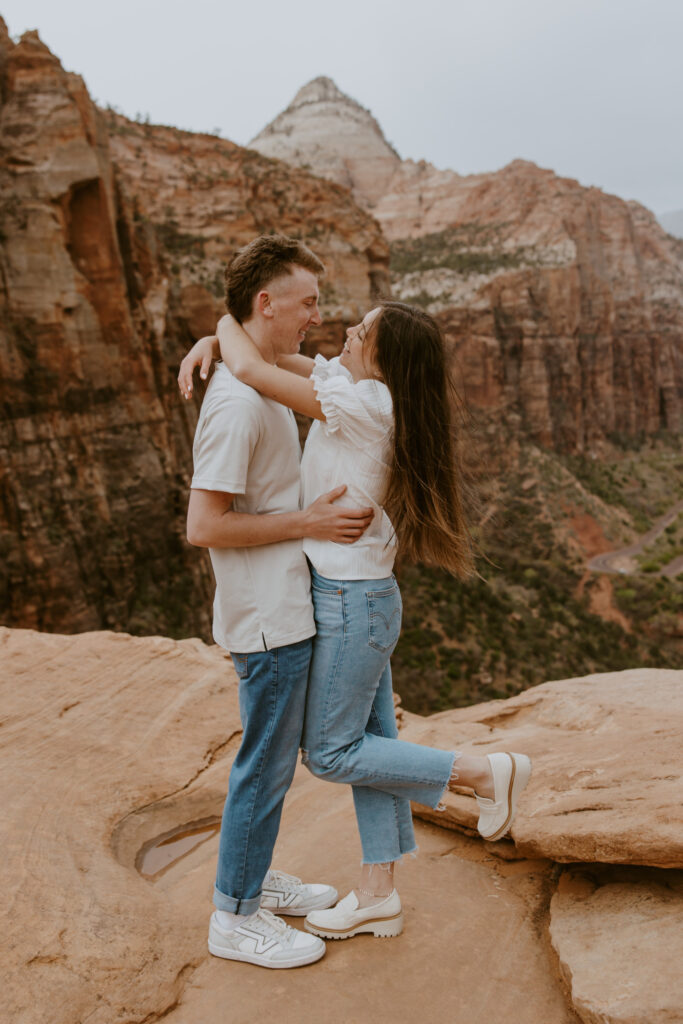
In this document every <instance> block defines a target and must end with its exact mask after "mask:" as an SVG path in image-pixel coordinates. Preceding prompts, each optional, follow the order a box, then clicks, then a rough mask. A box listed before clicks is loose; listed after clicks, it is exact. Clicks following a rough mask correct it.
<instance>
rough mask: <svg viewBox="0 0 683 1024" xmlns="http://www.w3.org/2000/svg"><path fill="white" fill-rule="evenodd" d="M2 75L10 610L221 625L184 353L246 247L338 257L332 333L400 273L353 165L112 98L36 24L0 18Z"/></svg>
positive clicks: (3, 513)
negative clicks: (131, 107)
mask: <svg viewBox="0 0 683 1024" xmlns="http://www.w3.org/2000/svg"><path fill="white" fill-rule="evenodd" d="M0 76H1V77H0V137H1V140H2V142H1V150H0V188H1V194H2V199H1V201H0V268H1V271H2V273H1V276H0V403H1V405H2V422H1V424H0V615H1V616H2V621H4V622H5V623H8V624H20V625H24V626H30V627H38V628H41V629H48V630H50V629H54V630H62V631H66V632H71V631H79V630H85V629H92V628H97V627H100V626H108V627H111V628H127V629H129V630H132V631H134V632H157V631H163V632H167V633H171V634H173V633H178V632H180V633H182V634H184V635H186V634H187V633H188V632H192V633H195V634H200V635H204V636H209V635H210V619H209V616H210V606H211V594H212V579H211V575H210V570H209V566H208V560H207V559H206V558H205V557H204V555H203V554H202V555H200V554H199V553H198V552H197V551H193V550H192V549H190V548H189V547H188V546H187V544H186V543H185V540H184V518H185V508H186V502H187V493H188V484H189V479H190V474H191V443H192V436H193V432H194V424H195V420H196V409H195V407H193V406H184V405H183V404H182V403H181V400H180V398H179V396H178V393H177V387H176V384H175V374H176V372H177V365H178V363H179V361H180V359H181V357H182V354H183V353H184V351H185V350H186V349H187V347H188V345H189V344H190V343H191V341H192V340H194V339H195V338H196V336H197V335H198V334H200V333H204V332H206V331H208V330H210V329H211V327H212V325H213V324H214V323H215V317H216V314H217V313H219V312H220V311H221V309H222V302H221V298H220V296H221V295H222V267H223V264H224V262H225V260H226V259H227V258H228V256H229V255H230V254H231V252H232V251H233V250H234V248H235V247H236V246H238V245H241V244H243V243H245V242H247V241H249V240H250V239H251V238H253V237H254V236H255V235H257V234H259V233H261V232H269V231H273V230H280V231H284V232H289V233H292V234H299V235H301V236H305V237H306V238H307V239H308V240H309V241H310V243H311V245H313V246H314V247H315V248H316V250H317V251H318V253H319V254H320V256H321V257H322V258H323V260H324V261H325V262H326V264H327V266H328V269H329V273H328V276H327V278H326V281H325V289H326V291H325V297H326V305H327V309H328V311H329V314H330V315H329V317H328V322H327V325H326V328H325V329H324V330H323V331H322V332H321V333H319V335H318V339H317V344H318V345H320V346H324V345H325V343H327V344H332V345H335V344H338V342H339V339H340V337H341V334H342V331H343V327H344V324H345V323H348V321H349V320H351V319H352V318H354V317H356V316H357V315H358V313H359V312H360V310H363V309H365V308H367V307H368V306H369V304H370V301H371V295H372V294H373V292H374V291H375V290H376V289H378V288H382V287H383V286H384V283H385V282H386V276H387V271H386V266H387V251H388V250H387V245H386V242H385V241H384V239H383V237H382V235H381V233H380V231H379V228H378V227H377V224H376V222H375V221H373V220H372V218H371V217H369V216H368V215H367V214H365V213H363V212H362V211H361V210H360V209H359V208H358V207H357V206H356V205H355V203H354V202H353V201H352V200H351V198H350V196H349V194H348V192H347V190H345V189H342V188H341V187H339V186H337V185H334V184H326V183H325V182H322V181H320V180H319V179H316V178H313V177H311V176H310V175H309V174H306V173H305V172H303V171H292V170H291V169H290V168H288V167H287V166H286V165H284V164H278V163H276V162H274V161H271V160H268V159H266V158H264V157H261V156H258V155H257V154H255V153H253V152H250V151H247V150H244V149H241V148H240V147H238V146H235V145H233V144H232V143H230V142H226V141H223V140H219V139H216V138H213V137H210V136H193V135H191V134H189V133H183V132H179V131H176V130H174V129H165V128H153V127H151V126H142V125H136V124H132V123H130V122H128V121H126V120H125V119H124V118H120V117H118V116H117V115H115V114H113V113H109V114H104V113H102V112H100V111H98V110H97V109H96V108H95V106H94V105H93V103H92V102H91V100H90V98H89V96H88V94H87V91H86V89H85V86H84V84H83V82H82V80H81V79H80V78H79V77H78V76H77V75H73V74H68V73H66V72H65V71H64V70H63V69H62V67H61V65H60V63H59V61H58V60H57V58H56V57H55V56H53V55H52V54H51V53H50V51H49V50H48V49H47V48H46V47H45V46H44V45H43V44H42V43H41V42H40V40H39V38H38V36H37V34H36V33H28V34H27V35H25V36H24V37H23V38H22V40H21V42H20V43H19V44H16V45H15V44H14V43H13V42H12V41H11V39H10V38H9V36H8V34H7V30H6V27H5V25H4V23H2V22H0ZM314 343H316V342H314Z"/></svg>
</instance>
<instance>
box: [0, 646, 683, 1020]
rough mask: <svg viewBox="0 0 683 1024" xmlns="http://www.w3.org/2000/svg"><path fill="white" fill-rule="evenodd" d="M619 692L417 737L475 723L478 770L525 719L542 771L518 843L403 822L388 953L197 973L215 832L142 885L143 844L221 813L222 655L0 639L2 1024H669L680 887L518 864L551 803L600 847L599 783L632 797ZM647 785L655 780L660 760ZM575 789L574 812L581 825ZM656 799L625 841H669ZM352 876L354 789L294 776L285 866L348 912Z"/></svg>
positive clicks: (533, 861)
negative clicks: (407, 835)
mask: <svg viewBox="0 0 683 1024" xmlns="http://www.w3.org/2000/svg"><path fill="white" fill-rule="evenodd" d="M623 676H624V677H625V678H622V679H621V680H619V679H615V678H613V677H610V676H595V677H593V679H592V680H590V682H588V681H586V680H564V681H563V682H559V683H551V684H546V685H545V686H540V687H537V688H536V690H535V691H534V690H532V691H529V693H528V694H526V695H524V696H525V697H526V698H527V703H526V704H522V705H520V698H517V699H515V700H511V701H507V702H502V701H501V702H497V704H496V705H490V704H487V705H483V706H481V707H480V708H472V709H467V711H468V714H469V715H470V718H468V719H467V721H462V720H461V719H460V718H458V719H457V720H456V721H453V720H452V719H450V720H449V718H448V717H447V716H443V715H437V716H432V718H429V719H426V720H421V721H422V724H423V726H424V727H425V729H426V730H427V732H426V733H425V734H424V738H426V739H432V740H435V741H439V742H440V744H441V745H443V746H451V747H452V746H453V744H454V741H459V739H460V738H461V737H462V736H463V734H467V733H468V729H469V730H472V728H473V725H474V724H478V728H479V734H478V735H479V737H480V739H481V741H482V742H481V743H480V744H479V746H478V749H485V744H484V742H483V741H484V738H485V737H486V736H487V735H488V742H491V740H493V741H495V740H496V739H497V738H500V735H501V732H502V733H504V726H502V727H501V723H504V720H505V718H506V716H507V717H508V718H509V719H510V721H511V722H513V721H514V720H515V718H516V719H517V721H518V728H523V729H524V733H523V735H522V734H518V735H516V736H515V740H516V741H519V743H520V745H521V744H522V742H523V744H524V749H527V750H529V751H530V752H532V754H533V756H534V764H535V773H534V776H533V783H532V785H531V786H530V787H529V790H528V792H527V793H526V794H525V797H524V801H523V803H522V804H520V813H519V822H518V827H516V828H515V829H514V836H515V839H516V840H517V841H518V842H517V846H516V847H515V845H514V844H513V843H510V842H509V841H503V842H499V843H484V842H482V840H481V839H480V838H479V837H478V836H474V837H473V838H470V837H467V836H464V835H462V834H458V833H456V832H453V831H449V830H447V829H442V828H435V827H433V826H432V825H429V824H425V823H424V822H420V821H418V822H416V828H417V841H418V844H419V848H420V849H419V856H418V857H417V858H416V859H413V858H410V857H408V858H405V860H404V861H403V862H402V863H401V864H400V866H399V867H398V869H397V886H398V888H399V891H400V893H401V899H402V903H403V910H404V915H405V929H404V932H403V934H402V935H401V936H400V937H399V938H396V939H392V940H391V941H390V942H380V941H377V940H375V939H373V938H372V937H370V936H359V937H358V938H356V939H351V940H349V941H347V942H330V943H328V948H327V952H326V955H325V957H324V958H323V960H322V961H320V962H319V963H317V964H315V965H313V966H311V967H310V968H306V969H305V970H296V971H291V972H288V973H287V975H286V976H285V977H283V975H282V974H281V972H278V971H264V970H262V969H260V968H256V967H252V966H250V965H246V964H239V963H230V962H227V961H224V960H219V959H217V958H214V957H211V956H209V954H208V952H207V948H206V935H207V926H208V919H209V915H210V913H211V910H212V903H211V893H212V888H213V879H214V877H215V866H216V856H217V848H218V841H217V836H216V835H214V836H213V837H212V838H210V839H207V840H205V841H204V842H202V844H201V845H198V846H196V847H195V848H194V849H193V850H191V852H189V853H186V855H185V856H183V857H182V858H181V859H179V860H176V862H175V863H173V864H171V865H170V866H169V867H167V868H166V869H165V870H164V871H163V873H161V874H158V875H155V876H154V877H153V878H145V877H143V876H142V875H141V873H140V871H139V868H140V867H141V853H142V852H143V851H144V850H146V849H147V848H148V846H149V845H150V844H151V843H153V842H154V841H155V840H161V839H166V838H169V837H170V836H173V835H174V834H176V833H182V832H186V831H188V830H189V829H190V828H191V827H192V826H193V825H197V824H199V823H201V824H202V825H205V824H206V823H207V822H216V821H217V820H218V818H219V816H220V814H221V809H222V805H223V800H224V797H225V792H226V788H227V780H228V773H229V768H230V765H231V763H232V759H233V757H234V755H235V752H236V750H237V749H238V746H239V743H240V736H241V734H240V722H239V710H238V694H237V679H236V677H235V674H234V671H233V669H232V665H231V662H230V660H229V658H226V656H225V654H224V653H223V652H222V651H220V650H219V649H218V648H217V647H207V646H205V645H204V644H202V643H201V642H200V641H198V640H183V641H179V642H178V641H172V640H168V639H165V638H163V637H145V638H139V637H130V636H126V635H123V634H120V633H118V634H114V633H107V632H98V633H86V634H81V635H79V636H57V635H52V634H44V633H43V634H41V633H36V632H33V631H30V630H10V629H4V628H0V697H1V700H2V707H3V709H4V717H3V723H2V745H1V747H0V784H1V785H2V792H3V826H4V827H3V883H4V884H3V899H4V907H5V911H6V919H5V921H4V922H3V962H4V965H5V967H6V972H5V973H6V981H5V984H4V988H3V1009H4V1012H5V1018H6V1019H7V1020H8V1021H12V1024H14V1022H16V1024H45V1022H46V1021H49V1022H50V1024H80V1022H83V1021H89V1022H90V1024H130V1022H132V1021H145V1020H146V1021H148V1022H151V1021H155V1020H160V1019H164V1020H168V1021H169V1022H171V1024H195V1022H198V1021H202V1022H203V1021H210V1020H218V1019H228V1020H229V1021H230V1022H231V1024H250V1022H252V1021H254V1020H259V1019H262V1018H265V1017H266V1016H267V1015H268V1014H269V1013H270V1014H272V1008H273V1005H278V1015H279V1017H280V1019H281V1020H282V1021H283V1022H284V1024H300V1021H301V1020H302V1015H303V1017H306V1016H308V1017H312V1018H315V1019H319V1020H321V1021H325V1022H326V1024H347V1022H348V1021H359V1022H360V1021H366V1020H369V1019H372V1020H378V1021H383V1020H386V1019H388V1018H389V1017H391V1018H392V1019H395V1020H401V1021H403V1020H405V1021H408V1020H410V1021H412V1020H416V1019H421V1018H423V1019H425V1020H430V1021H431V1020H435V1021H448V1022H451V1024H469V1022H471V1021H490V1022H491V1024H506V1022H514V1024H572V1022H574V1024H575V1022H576V1021H577V1020H581V1021H585V1022H586V1024H598V1022H599V1024H670V1022H671V1024H673V1022H675V1021H678V1020H680V1015H679V1013H678V1011H679V1010H680V1005H681V1004H680V999H681V988H680V970H679V965H680V960H681V912H682V911H681V906H682V899H681V891H682V888H681V872H680V871H670V870H669V871H667V870H663V869H659V870H657V869H653V868H624V867H619V866H618V865H616V866H615V865H613V864H604V863H603V864H595V863H583V864H573V865H572V866H571V867H570V868H565V869H563V870H562V871H561V872H560V869H558V866H557V865H556V864H554V863H553V862H552V861H551V860H549V859H543V858H539V857H533V856H532V857H529V856H526V855H525V853H524V850H523V849H520V843H519V837H520V834H521V833H522V832H524V833H525V834H526V833H528V831H529V829H530V827H534V826H533V821H534V819H536V818H538V819H539V820H540V822H541V826H540V827H541V828H543V821H544V816H545V815H547V813H548V808H550V809H553V808H555V809H558V808H560V809H561V807H562V806H563V805H562V803H561V801H562V800H565V804H564V806H569V805H570V804H571V805H572V806H573V811H572V816H571V826H572V830H573V831H576V832H579V833H580V834H584V835H585V834H586V830H585V828H584V825H583V823H584V822H587V826H586V827H587V828H588V829H590V830H592V832H593V834H596V833H598V832H599V831H601V830H602V831H603V832H604V834H605V835H610V834H612V821H613V818H614V811H613V808H612V806H611V805H610V799H611V797H610V795H609V794H610V792H611V790H610V788H609V787H606V791H607V793H608V796H607V797H606V798H605V799H604V800H603V801H602V806H601V805H600V803H599V791H598V790H596V789H595V788H593V789H592V790H591V788H590V783H591V780H592V781H593V782H595V781H596V780H598V781H600V780H602V781H603V782H609V781H610V780H609V779H607V778H606V771H605V764H606V763H609V764H610V766H611V769H610V770H611V773H612V775H611V778H612V779H613V778H615V777H616V775H617V772H618V769H619V768H620V769H621V771H622V774H623V775H624V776H625V777H626V778H627V779H630V780H631V781H633V779H634V775H633V761H634V760H635V759H636V758H637V757H638V755H639V754H640V755H641V757H642V756H644V751H645V746H644V744H645V742H646V740H645V739H643V745H642V746H640V747H636V746H634V742H633V730H631V729H630V728H629V727H628V725H627V724H625V722H626V720H625V719H623V718H619V717H617V716H616V715H615V714H614V713H610V712H611V705H610V703H609V701H608V694H610V693H611V694H612V696H613V697H614V696H616V692H617V689H618V687H619V685H620V684H621V686H622V688H623V690H624V703H625V706H626V708H627V709H630V710H628V714H630V715H632V716H636V715H637V714H638V713H639V712H638V702H637V700H634V695H633V692H632V689H631V687H630V686H629V678H628V674H623ZM662 677H663V674H662V673H660V672H653V671H649V672H648V671H647V670H643V675H642V677H641V684H642V686H643V687H644V686H645V685H646V684H649V686H650V687H651V690H652V692H653V695H654V697H653V700H652V702H651V705H652V711H651V715H650V717H645V716H643V717H642V732H643V734H647V735H648V736H649V737H650V741H649V742H650V744H651V746H650V747H649V748H648V749H649V750H650V752H651V751H652V749H653V747H654V745H655V743H656V741H657V738H658V737H661V736H664V737H666V735H667V734H668V731H669V729H670V728H672V727H674V726H675V722H673V721H672V719H673V716H674V713H675V712H676V709H678V708H680V703H681V697H680V685H679V687H678V689H677V690H671V691H669V690H668V689H667V688H666V686H665V685H664V686H663V685H662V683H663V682H664V680H663V678H662ZM603 684H604V685H603ZM589 685H590V687H591V688H592V689H593V690H595V691H596V693H597V694H598V695H599V699H597V700H595V701H592V702H591V701H588V702H587V706H586V707H585V708H584V709H582V708H581V706H580V703H581V702H580V701H579V700H578V696H579V695H580V694H582V693H583V694H585V693H586V691H587V689H588V687H589ZM534 693H536V694H537V695H538V701H537V703H536V704H533V703H530V701H531V699H532V698H533V695H534ZM549 695H552V696H549ZM657 695H659V696H657ZM598 708H601V709H602V710H601V712H600V713H599V712H598V711H597V710H596V709H598ZM458 714H464V712H463V713H458ZM406 718H408V719H409V721H410V724H409V726H408V728H406V729H403V730H402V731H401V736H403V737H405V738H407V739H408V738H410V739H415V738H416V736H415V733H414V728H413V723H414V722H415V721H416V719H415V716H406ZM560 719H561V720H562V723H563V728H564V730H565V731H566V733H567V739H566V741H562V740H561V739H560V740H559V741H558V750H557V751H556V752H555V751H553V750H550V749H548V739H549V736H550V737H551V736H552V735H553V734H552V733H549V729H550V728H553V729H555V730H556V731H555V735H559V733H558V726H557V722H558V720H560ZM599 720H600V722H599ZM520 723H521V724H520ZM447 726H448V729H447V728H446V727H447ZM622 728H623V742H622V744H621V746H620V747H619V746H618V744H617V742H616V737H617V735H618V733H619V731H620V730H621V729H622ZM429 730H433V736H432V733H431V732H429ZM495 730H497V732H495ZM584 733H586V734H587V736H588V742H589V743H592V744H593V746H592V747H591V748H590V750H589V749H588V747H586V746H585V745H584V744H583V740H582V737H583V734H584ZM569 734H571V736H572V737H573V743H572V744H571V749H573V751H574V754H573V757H574V760H572V759H571V757H570V755H569V753H568V751H569V750H570V743H569ZM600 736H602V738H603V743H604V746H605V748H606V749H605V752H604V756H603V758H602V760H601V759H600V758H599V757H598V755H597V754H596V752H595V751H596V747H597V739H598V738H599V737H600ZM662 742H663V750H664V751H666V750H668V749H670V748H669V747H668V745H667V741H666V739H664V741H662ZM544 751H545V753H544ZM589 757H590V759H589ZM578 758H581V762H580V767H578V768H577V760H578ZM561 759H563V760H564V762H565V769H566V770H565V777H566V779H567V785H568V786H569V787H570V790H569V791H568V792H567V793H563V792H562V790H561V776H560V768H559V763H560V760H561ZM581 773H583V775H582V774H581ZM591 773H592V774H591ZM650 774H651V775H653V776H654V775H660V774H662V772H661V768H660V767H658V764H657V763H656V762H655V760H654V759H653V758H652V757H650ZM639 777H640V776H639ZM645 777H646V769H645V767H644V768H643V774H642V778H645ZM581 782H583V791H584V805H583V807H582V808H581V807H579V806H578V805H577V804H576V802H574V803H573V804H572V800H573V795H572V794H573V792H574V791H576V789H577V787H578V786H579V784H580V783H581ZM655 782H656V780H655ZM627 786H628V784H627ZM657 792H658V791H657V789H656V788H654V789H650V790H646V789H645V788H643V787H642V786H641V791H640V794H639V793H638V792H637V790H636V789H635V787H634V786H632V787H631V788H630V789H628V788H626V789H625V790H624V796H623V799H622V803H621V807H622V813H623V814H624V816H625V817H627V819H628V823H629V828H630V833H631V834H632V835H633V834H635V832H636V831H637V830H640V831H642V833H643V834H644V835H645V836H648V835H650V836H651V835H653V834H654V833H655V832H656V831H657V829H659V827H660V821H659V819H660V816H661V811H662V807H663V804H662V801H661V800H658V799H657ZM629 793H630V797H629V796H628V794H629ZM470 802H472V803H473V801H472V800H471V798H470ZM677 810H678V809H677ZM447 813H448V814H451V807H450V805H449V811H448V812H447ZM670 816H671V817H673V816H674V815H673V812H671V814H670ZM439 820H441V822H442V823H443V822H444V819H443V817H441V816H440V817H439ZM530 822H531V823H532V825H531V826H530V824H529V823H530ZM625 841H628V840H625ZM604 848H606V847H603V849H604ZM554 849H555V850H556V851H557V853H558V855H559V856H563V857H564V859H573V858H574V856H575V854H576V852H577V847H576V845H574V844H573V843H572V839H571V835H570V834H569V833H567V834H565V835H564V836H561V835H559V834H557V835H556V837H555V846H554ZM584 849H586V847H584ZM609 849H610V850H612V851H614V852H616V853H617V854H618V848H617V847H616V846H614V845H612V846H610V847H609ZM359 859H360V844H359V839H358V835H357V828H356V822H355V815H354V811H353V800H352V796H351V793H350V790H349V788H348V787H346V786H340V785H332V784H330V783H325V782H322V781H320V780H318V779H315V778H313V777H312V776H311V775H310V774H309V773H308V772H307V771H306V769H305V768H303V767H300V768H299V769H298V770H297V772H296V776H295V780H294V784H293V786H292V789H291V791H290V793H289V794H288V796H287V800H286V802H285V809H284V814H283V821H282V828H281V831H280V836H279V838H278V844H277V847H276V851H275V858H274V865H275V866H276V867H278V868H280V869H281V870H284V871H289V872H292V873H294V874H296V875H299V876H302V877H304V878H306V879H308V880H319V881H323V880H324V881H326V882H329V883H330V884H334V885H335V886H336V887H337V889H338V890H339V892H340V893H341V894H345V893H346V892H347V891H348V890H349V889H350V888H351V887H352V886H353V885H354V884H356V880H357V877H356V876H357V872H358V863H359ZM558 876H560V877H559V882H558ZM291 923H293V924H295V925H298V926H299V927H301V926H302V923H303V922H302V921H301V919H291ZM549 936H550V939H549ZM550 941H552V945H553V947H554V952H553V950H552V949H551V948H550ZM444 977H447V978H448V979H449V984H448V985H444V983H443V981H444ZM350 979H352V980H353V983H352V984H351V983H350ZM303 1007H305V1011H304V1010H303V1009H302V1008H303Z"/></svg>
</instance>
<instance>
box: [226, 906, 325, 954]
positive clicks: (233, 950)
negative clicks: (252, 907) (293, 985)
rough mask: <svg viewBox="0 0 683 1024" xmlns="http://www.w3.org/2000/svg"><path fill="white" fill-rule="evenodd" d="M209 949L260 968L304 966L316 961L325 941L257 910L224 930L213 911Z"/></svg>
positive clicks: (266, 911)
mask: <svg viewBox="0 0 683 1024" xmlns="http://www.w3.org/2000/svg"><path fill="white" fill-rule="evenodd" d="M209 952H210V953H213V955H214V956H221V957H223V959H224V960H242V961H243V962H244V963H247V964H258V965H259V966H260V967H303V965H304V964H312V963H314V962H315V961H316V960H319V959H320V957H321V956H323V955H324V953H325V943H324V942H322V940H321V939H317V938H315V937H314V936H313V935H307V934H306V932H300V931H298V930H297V929H296V928H292V927H291V926H290V925H288V924H285V922H284V921H281V920H280V919H279V918H278V917H275V916H274V914H271V913H270V911H268V910H263V909H259V910H257V911H256V913H255V914H254V915H253V917H250V919H249V921H248V922H247V923H246V924H239V925H238V926H237V927H236V928H232V929H230V931H226V930H225V929H224V928H221V926H220V925H219V924H218V922H217V920H216V915H215V913H214V914H212V915H211V923H210V925H209Z"/></svg>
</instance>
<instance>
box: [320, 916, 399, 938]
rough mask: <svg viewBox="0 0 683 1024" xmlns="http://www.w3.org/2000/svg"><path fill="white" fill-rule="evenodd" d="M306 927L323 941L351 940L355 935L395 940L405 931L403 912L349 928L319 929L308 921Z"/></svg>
mask: <svg viewBox="0 0 683 1024" xmlns="http://www.w3.org/2000/svg"><path fill="white" fill-rule="evenodd" d="M304 927H305V928H306V931H307V932H311V934H312V935H318V936H319V937H320V938H321V939H351V938H353V936H354V935H360V934H362V933H364V932H365V933H371V934H372V935H374V936H375V938H377V939H393V938H395V937H396V936H397V935H400V934H401V932H402V931H403V911H400V912H399V913H398V914H394V915H393V916H392V917H379V918H376V919H375V920H374V921H373V920H369V921H359V923H358V924H353V925H350V926H349V927H348V928H319V927H318V926H317V925H314V924H310V922H309V921H306V923H305V925H304Z"/></svg>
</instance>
